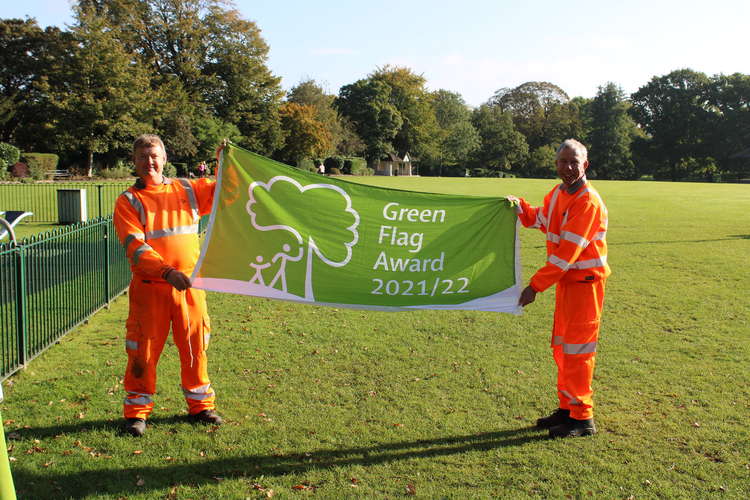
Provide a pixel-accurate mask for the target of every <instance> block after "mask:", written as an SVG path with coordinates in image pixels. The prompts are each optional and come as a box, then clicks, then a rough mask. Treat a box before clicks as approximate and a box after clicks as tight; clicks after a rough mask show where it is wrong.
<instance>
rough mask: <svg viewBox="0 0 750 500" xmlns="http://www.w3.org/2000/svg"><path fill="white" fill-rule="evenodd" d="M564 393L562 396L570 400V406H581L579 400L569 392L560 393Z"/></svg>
mask: <svg viewBox="0 0 750 500" xmlns="http://www.w3.org/2000/svg"><path fill="white" fill-rule="evenodd" d="M560 392H562V395H563V396H565V397H566V398H568V404H569V405H573V406H578V405H580V404H581V402H580V401H579V400H578V399H577V398H574V397H573V396H571V394H570V393H569V392H568V391H560Z"/></svg>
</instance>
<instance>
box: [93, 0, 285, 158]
mask: <svg viewBox="0 0 750 500" xmlns="http://www.w3.org/2000/svg"><path fill="white" fill-rule="evenodd" d="M78 3H79V5H81V6H90V7H91V8H92V9H93V10H94V11H95V12H97V14H98V15H99V16H101V17H104V18H106V20H107V25H108V27H109V29H111V30H112V31H113V32H114V33H115V35H116V36H117V37H118V39H119V40H120V41H121V43H122V44H123V46H124V47H125V48H126V50H127V51H128V52H130V53H132V54H135V56H137V58H138V59H139V60H140V61H141V63H142V64H144V65H145V66H146V67H148V68H149V70H150V73H151V75H152V76H151V78H152V82H151V84H152V86H153V87H154V88H162V87H165V86H166V87H168V88H169V89H170V92H169V93H168V94H166V95H163V96H162V99H164V100H165V101H166V102H165V105H164V108H165V109H164V110H162V111H166V114H165V115H164V116H156V117H155V118H156V121H157V127H158V129H159V131H161V132H162V133H163V135H165V137H168V136H171V135H174V134H191V133H192V130H193V129H194V128H195V122H196V120H199V119H201V117H203V116H205V115H206V113H211V114H213V115H215V116H216V117H217V118H219V119H220V120H222V121H224V122H228V123H233V124H235V125H236V126H237V127H238V128H239V130H240V131H241V132H242V135H243V139H242V141H241V143H242V144H243V145H244V146H245V147H247V148H249V149H253V150H255V151H258V152H260V153H263V154H270V153H271V152H273V151H274V150H276V149H278V148H279V147H280V146H281V145H282V141H283V135H282V131H281V128H280V122H279V117H278V107H279V105H280V103H281V98H282V96H283V91H282V90H281V86H280V79H279V78H278V77H275V76H273V75H272V74H271V72H270V71H269V69H268V68H267V67H266V59H267V55H268V46H267V45H266V43H265V41H264V40H263V39H262V38H261V36H260V30H259V29H258V27H257V26H256V25H255V23H253V22H251V21H247V20H244V19H243V18H242V17H241V15H240V13H239V12H238V11H237V10H234V9H225V8H224V6H225V5H226V4H227V2H225V1H223V0H78ZM175 110H179V112H177V111H175ZM176 146H177V147H178V149H179V150H180V153H179V154H180V155H181V156H191V155H193V154H195V151H196V148H197V140H196V138H195V137H187V139H184V140H181V143H180V144H176Z"/></svg>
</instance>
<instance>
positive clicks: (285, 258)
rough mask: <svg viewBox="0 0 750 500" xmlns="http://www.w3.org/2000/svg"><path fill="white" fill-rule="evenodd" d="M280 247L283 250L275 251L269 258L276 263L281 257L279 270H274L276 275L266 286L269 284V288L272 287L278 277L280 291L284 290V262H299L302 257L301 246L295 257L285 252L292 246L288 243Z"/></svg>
mask: <svg viewBox="0 0 750 500" xmlns="http://www.w3.org/2000/svg"><path fill="white" fill-rule="evenodd" d="M281 249H282V250H284V251H283V252H279V253H277V254H276V255H274V256H273V258H272V259H271V262H272V263H276V261H277V260H279V259H281V264H279V270H278V271H277V272H276V276H274V277H273V280H272V281H271V284H269V285H268V286H270V287H271V288H274V285H275V284H276V282H277V281H279V279H280V280H281V291H282V292H286V263H287V261H290V260H291V261H292V262H299V261H300V259H302V253H303V251H302V247H300V248H299V255H297V256H296V257H292V256H291V255H289V254H288V253H286V252H289V250H291V249H292V247H290V246H289V245H288V244H286V243H284V246H283V247H281Z"/></svg>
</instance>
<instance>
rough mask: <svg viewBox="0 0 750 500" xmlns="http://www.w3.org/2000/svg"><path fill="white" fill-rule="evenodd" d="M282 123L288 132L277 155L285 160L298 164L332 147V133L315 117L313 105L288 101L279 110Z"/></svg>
mask: <svg viewBox="0 0 750 500" xmlns="http://www.w3.org/2000/svg"><path fill="white" fill-rule="evenodd" d="M279 115H280V116H281V125H282V128H283V129H284V131H285V132H286V133H287V134H288V135H287V137H286V140H285V143H284V147H283V148H281V149H280V150H279V151H278V152H277V154H276V156H277V157H278V158H279V159H280V160H281V161H283V162H285V163H288V164H290V165H296V164H297V162H298V161H299V160H301V159H302V158H305V157H318V158H319V157H321V156H324V154H325V153H326V152H327V151H330V149H331V134H330V133H329V132H328V130H326V128H325V126H324V125H323V124H322V123H320V122H319V121H318V120H316V119H315V109H314V108H313V107H312V106H307V105H304V104H297V103H294V102H286V103H284V104H282V105H281V109H280V111H279Z"/></svg>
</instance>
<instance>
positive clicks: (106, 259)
mask: <svg viewBox="0 0 750 500" xmlns="http://www.w3.org/2000/svg"><path fill="white" fill-rule="evenodd" d="M99 194H100V197H99V201H101V190H100V191H99ZM99 221H100V223H101V224H104V303H105V304H106V307H107V309H109V299H110V297H109V295H110V294H109V221H106V220H102V219H101V217H100V218H99Z"/></svg>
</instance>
